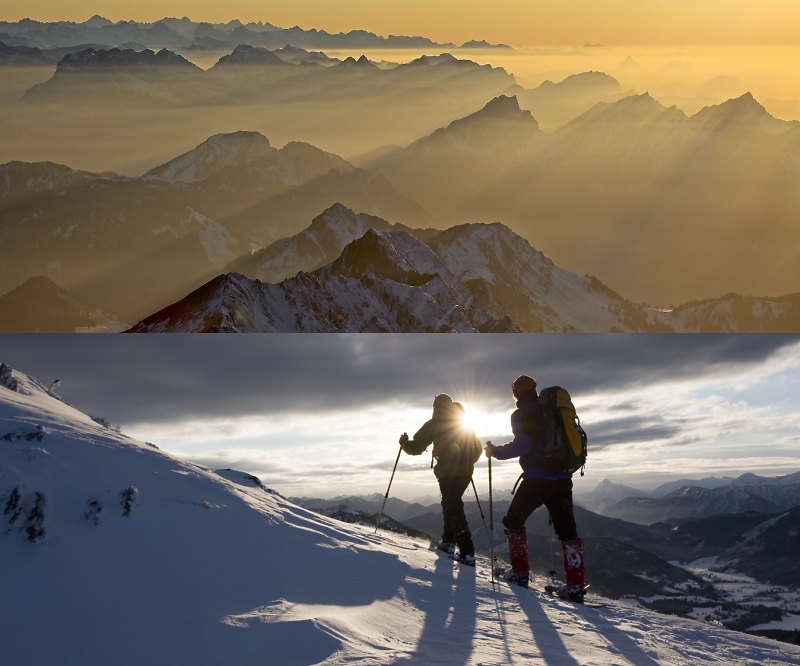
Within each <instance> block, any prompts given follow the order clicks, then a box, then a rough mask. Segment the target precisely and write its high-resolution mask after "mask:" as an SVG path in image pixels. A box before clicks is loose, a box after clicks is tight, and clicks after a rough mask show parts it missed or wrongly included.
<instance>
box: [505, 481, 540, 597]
mask: <svg viewBox="0 0 800 666" xmlns="http://www.w3.org/2000/svg"><path fill="white" fill-rule="evenodd" d="M542 503H543V500H542V497H541V493H540V492H539V489H538V483H537V481H536V480H533V479H523V481H522V483H521V484H520V486H519V488H518V489H517V492H516V493H515V494H514V499H513V500H511V506H509V507H508V513H507V514H506V516H505V517H504V518H503V525H505V527H506V535H507V536H508V557H509V559H510V560H511V571H512V575H513V578H514V580H515V582H517V583H519V584H521V585H523V586H524V587H527V586H528V577H529V576H530V564H529V563H528V535H527V534H526V533H525V521H526V520H527V519H528V516H530V515H531V514H532V513H533V512H534V511H535V510H536V509H537V508H539V507H540V506H541V505H542Z"/></svg>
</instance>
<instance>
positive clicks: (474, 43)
mask: <svg viewBox="0 0 800 666" xmlns="http://www.w3.org/2000/svg"><path fill="white" fill-rule="evenodd" d="M459 48H462V49H510V48H511V47H510V46H509V45H508V44H490V43H489V42H487V41H486V40H485V39H480V40H478V39H471V40H469V41H468V42H464V43H463V44H462V45H461V46H460V47H459Z"/></svg>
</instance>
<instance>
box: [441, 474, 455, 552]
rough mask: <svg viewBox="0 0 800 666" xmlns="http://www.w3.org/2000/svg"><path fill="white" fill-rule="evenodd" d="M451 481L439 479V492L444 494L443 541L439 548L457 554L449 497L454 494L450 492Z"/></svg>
mask: <svg viewBox="0 0 800 666" xmlns="http://www.w3.org/2000/svg"><path fill="white" fill-rule="evenodd" d="M450 486H451V483H450V480H449V479H446V478H444V479H439V491H440V492H441V494H442V521H443V527H442V539H441V541H439V544H438V548H439V549H440V550H444V551H446V552H449V553H453V552H455V542H456V538H455V533H454V532H453V522H452V515H451V513H450V502H449V497H450V495H451V493H452V491H451V490H450Z"/></svg>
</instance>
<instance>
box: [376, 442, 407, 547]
mask: <svg viewBox="0 0 800 666" xmlns="http://www.w3.org/2000/svg"><path fill="white" fill-rule="evenodd" d="M402 452H403V447H402V445H401V446H400V450H399V451H398V452H397V458H396V459H395V461H394V467H393V468H392V476H391V478H390V479H389V485H388V486H387V487H386V494H385V495H384V496H383V504H381V512H380V513H379V514H378V519H377V520H376V521H375V532H374V533H373V534H377V533H378V525H379V524H380V522H381V518H382V517H383V509H384V508H385V507H386V500H387V499H389V488H391V487H392V481H394V472H395V470H396V469H397V463H398V462H400V454H401V453H402Z"/></svg>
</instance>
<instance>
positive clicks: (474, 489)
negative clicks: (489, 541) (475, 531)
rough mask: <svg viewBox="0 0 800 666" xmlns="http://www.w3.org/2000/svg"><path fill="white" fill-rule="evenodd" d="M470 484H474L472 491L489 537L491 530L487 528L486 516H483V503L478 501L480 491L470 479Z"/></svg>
mask: <svg viewBox="0 0 800 666" xmlns="http://www.w3.org/2000/svg"><path fill="white" fill-rule="evenodd" d="M470 483H472V490H473V492H474V493H475V501H476V502H477V503H478V512H479V513H480V514H481V520H482V521H483V529H485V530H486V536H487V537H489V528H488V527H486V516H484V515H483V509H482V508H481V501H480V500H479V499H478V491H477V489H476V488H475V481H473V480H472V479H470Z"/></svg>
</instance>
